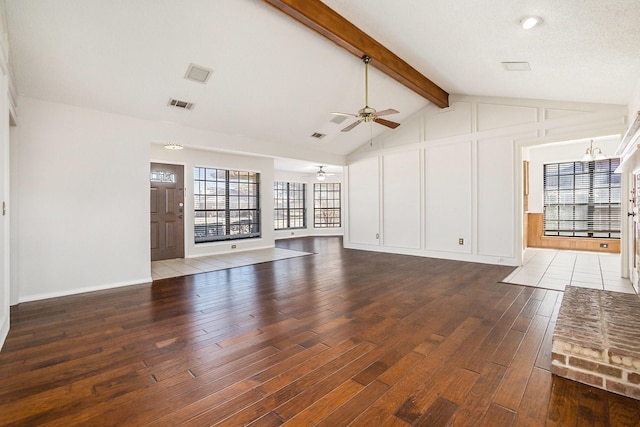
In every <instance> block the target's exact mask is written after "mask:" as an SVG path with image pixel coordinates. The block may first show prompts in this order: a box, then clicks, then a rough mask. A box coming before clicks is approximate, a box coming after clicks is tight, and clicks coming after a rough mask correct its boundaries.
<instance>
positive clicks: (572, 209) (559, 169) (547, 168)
mask: <svg viewBox="0 0 640 427" xmlns="http://www.w3.org/2000/svg"><path fill="white" fill-rule="evenodd" d="M619 165H620V159H606V160H596V161H592V162H566V163H552V164H546V165H544V178H543V179H544V235H545V236H568V237H594V238H597V237H606V238H617V239H619V238H620V206H621V186H620V182H621V181H620V174H616V173H614V171H615V170H616V168H617V167H618V166H619Z"/></svg>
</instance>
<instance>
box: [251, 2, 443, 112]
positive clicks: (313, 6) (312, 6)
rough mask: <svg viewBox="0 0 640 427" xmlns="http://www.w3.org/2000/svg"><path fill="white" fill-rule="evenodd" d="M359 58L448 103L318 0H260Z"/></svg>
mask: <svg viewBox="0 0 640 427" xmlns="http://www.w3.org/2000/svg"><path fill="white" fill-rule="evenodd" d="M263 1H264V2H266V3H268V4H270V5H271V6H273V7H275V8H276V9H278V10H280V11H282V12H283V13H285V14H287V15H289V16H291V17H292V18H294V19H295V20H296V21H299V22H301V23H302V24H304V25H306V26H307V27H309V28H311V29H312V30H314V31H316V32H318V33H319V34H321V35H323V36H324V37H326V38H328V39H329V40H331V41H332V42H334V43H335V44H337V45H338V46H340V47H342V48H344V49H346V50H348V51H349V52H351V53H352V54H354V55H355V56H357V57H358V58H362V57H363V56H365V55H367V56H369V57H370V58H371V62H370V65H372V66H374V67H375V68H377V69H379V70H380V71H382V72H383V73H385V74H387V75H388V76H390V77H392V78H394V79H395V80H397V81H398V82H400V83H402V84H403V85H405V86H406V87H408V88H409V89H411V90H413V91H414V92H416V93H417V94H419V95H421V96H422V97H424V98H426V99H427V100H429V101H430V102H432V103H433V104H435V105H437V106H438V107H440V108H445V107H448V106H449V94H448V93H447V92H446V91H444V90H443V89H442V88H440V86H438V85H436V84H435V83H434V82H432V81H431V80H429V79H428V78H426V77H425V76H423V75H422V74H420V72H418V71H417V70H416V69H415V68H413V67H412V66H411V65H409V64H407V63H406V62H405V61H403V60H402V59H400V58H399V57H398V56H397V55H396V54H394V53H393V52H391V51H390V50H389V49H387V48H386V47H384V46H383V45H381V44H380V43H378V42H377V41H376V40H374V39H373V38H371V37H370V36H369V35H367V34H366V33H364V32H363V31H362V30H360V29H359V28H358V27H356V26H355V25H353V24H352V23H351V22H349V21H347V20H346V19H345V18H343V17H342V16H341V15H339V14H338V13H336V12H335V11H334V10H333V9H331V8H329V7H328V6H327V5H325V4H324V3H322V2H321V1H320V0H263Z"/></svg>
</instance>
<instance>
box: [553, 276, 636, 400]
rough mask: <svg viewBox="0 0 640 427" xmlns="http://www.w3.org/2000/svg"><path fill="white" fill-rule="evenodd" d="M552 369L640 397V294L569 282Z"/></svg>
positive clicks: (558, 373)
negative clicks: (611, 290)
mask: <svg viewBox="0 0 640 427" xmlns="http://www.w3.org/2000/svg"><path fill="white" fill-rule="evenodd" d="M551 372H553V373H554V374H555V375H559V376H561V377H565V378H569V379H572V380H575V381H578V382H581V383H584V384H588V385H590V386H594V387H598V388H601V389H604V390H608V391H611V392H613V393H618V394H622V395H624V396H628V397H632V398H634V399H638V400H640V297H639V296H638V295H634V294H623V293H619V292H610V291H601V290H597V289H586V288H577V287H574V286H567V288H566V289H565V292H564V297H563V299H562V305H561V306H560V312H559V313H558V321H557V322H556V327H555V331H554V333H553V347H552V364H551Z"/></svg>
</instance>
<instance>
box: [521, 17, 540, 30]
mask: <svg viewBox="0 0 640 427" xmlns="http://www.w3.org/2000/svg"><path fill="white" fill-rule="evenodd" d="M541 23H542V18H540V17H539V16H534V15H531V16H525V17H524V18H522V19H521V20H520V25H521V26H522V28H523V29H525V30H530V29H532V28H533V27H535V26H536V25H538V24H541Z"/></svg>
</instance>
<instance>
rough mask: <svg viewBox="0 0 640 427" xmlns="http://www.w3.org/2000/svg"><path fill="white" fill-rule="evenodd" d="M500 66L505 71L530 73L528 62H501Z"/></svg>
mask: <svg viewBox="0 0 640 427" xmlns="http://www.w3.org/2000/svg"><path fill="white" fill-rule="evenodd" d="M502 66H503V67H504V68H505V69H506V70H507V71H531V66H530V65H529V63H528V62H523V61H519V62H503V63H502Z"/></svg>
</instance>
